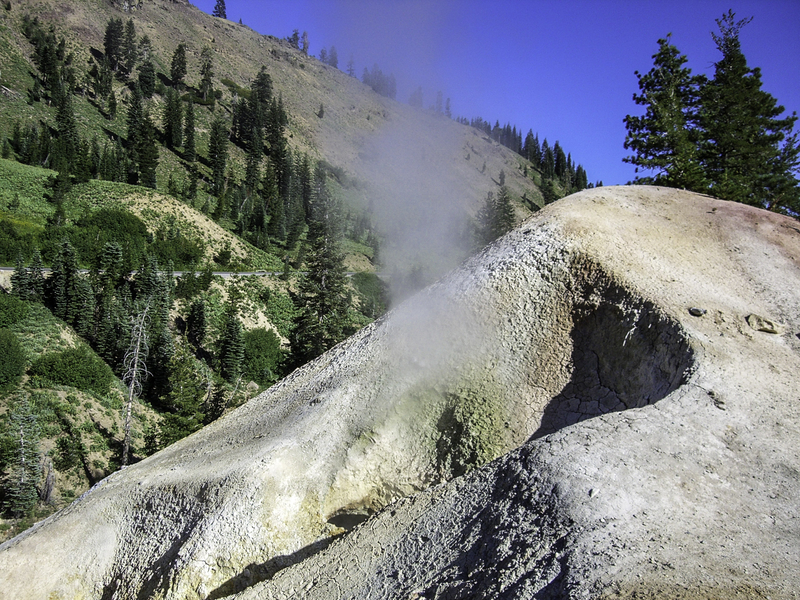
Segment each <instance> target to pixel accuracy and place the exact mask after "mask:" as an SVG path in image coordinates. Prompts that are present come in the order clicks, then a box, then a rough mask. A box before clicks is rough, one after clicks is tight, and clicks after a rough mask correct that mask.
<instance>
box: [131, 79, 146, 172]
mask: <svg viewBox="0 0 800 600" xmlns="http://www.w3.org/2000/svg"><path fill="white" fill-rule="evenodd" d="M143 117H144V108H143V106H142V94H141V91H140V90H139V86H138V85H137V84H135V83H134V84H133V86H132V88H131V95H130V98H129V100H128V119H127V121H128V122H127V125H128V140H127V141H128V156H129V163H128V183H132V184H136V183H138V182H139V148H140V146H141V138H142V134H141V131H142V119H143Z"/></svg>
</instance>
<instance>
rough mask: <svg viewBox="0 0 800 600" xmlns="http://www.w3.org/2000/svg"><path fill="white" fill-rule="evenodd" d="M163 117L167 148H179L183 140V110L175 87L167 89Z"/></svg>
mask: <svg viewBox="0 0 800 600" xmlns="http://www.w3.org/2000/svg"><path fill="white" fill-rule="evenodd" d="M161 119H162V122H163V123H164V139H165V141H166V144H167V148H169V149H170V150H172V149H175V148H177V147H178V146H180V145H181V142H182V141H183V140H182V138H183V110H182V107H181V98H180V96H179V95H178V92H176V91H175V90H174V89H173V88H169V89H167V93H166V98H165V102H164V112H163V114H162V117H161Z"/></svg>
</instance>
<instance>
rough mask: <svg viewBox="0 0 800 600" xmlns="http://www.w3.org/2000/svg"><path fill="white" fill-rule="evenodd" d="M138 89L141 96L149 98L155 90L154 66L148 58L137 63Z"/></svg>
mask: <svg viewBox="0 0 800 600" xmlns="http://www.w3.org/2000/svg"><path fill="white" fill-rule="evenodd" d="M139 90H140V91H141V93H142V98H151V97H152V96H153V94H154V93H155V91H156V68H155V65H153V61H152V60H150V59H149V58H148V59H145V60H144V61H143V62H142V64H141V65H139Z"/></svg>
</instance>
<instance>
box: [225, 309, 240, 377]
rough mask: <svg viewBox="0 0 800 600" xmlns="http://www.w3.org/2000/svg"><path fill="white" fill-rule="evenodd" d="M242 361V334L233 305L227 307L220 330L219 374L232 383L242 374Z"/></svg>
mask: <svg viewBox="0 0 800 600" xmlns="http://www.w3.org/2000/svg"><path fill="white" fill-rule="evenodd" d="M243 361H244V332H243V331H242V323H241V321H239V318H238V317H237V316H236V307H235V305H232V306H229V307H228V310H227V311H226V315H225V323H224V325H223V328H222V338H221V340H220V348H219V362H220V372H221V374H222V376H223V377H224V378H225V379H226V380H227V381H229V382H230V383H234V382H235V381H236V380H237V379H238V378H239V376H240V375H241V373H242V362H243Z"/></svg>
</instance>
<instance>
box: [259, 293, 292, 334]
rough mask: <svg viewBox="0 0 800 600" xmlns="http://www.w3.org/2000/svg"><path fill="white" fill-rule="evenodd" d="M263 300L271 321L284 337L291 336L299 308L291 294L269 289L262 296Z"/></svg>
mask: <svg viewBox="0 0 800 600" xmlns="http://www.w3.org/2000/svg"><path fill="white" fill-rule="evenodd" d="M262 301H263V302H264V312H265V313H266V314H267V318H268V319H269V322H270V323H272V325H273V326H274V327H275V328H276V329H277V330H278V333H280V334H281V335H282V336H283V337H286V338H288V337H290V336H291V334H292V330H293V329H294V319H295V317H296V316H297V308H296V307H295V305H294V302H292V299H291V298H290V297H289V295H288V294H284V293H283V292H279V291H277V290H268V293H267V292H265V294H264V295H263V296H262Z"/></svg>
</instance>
